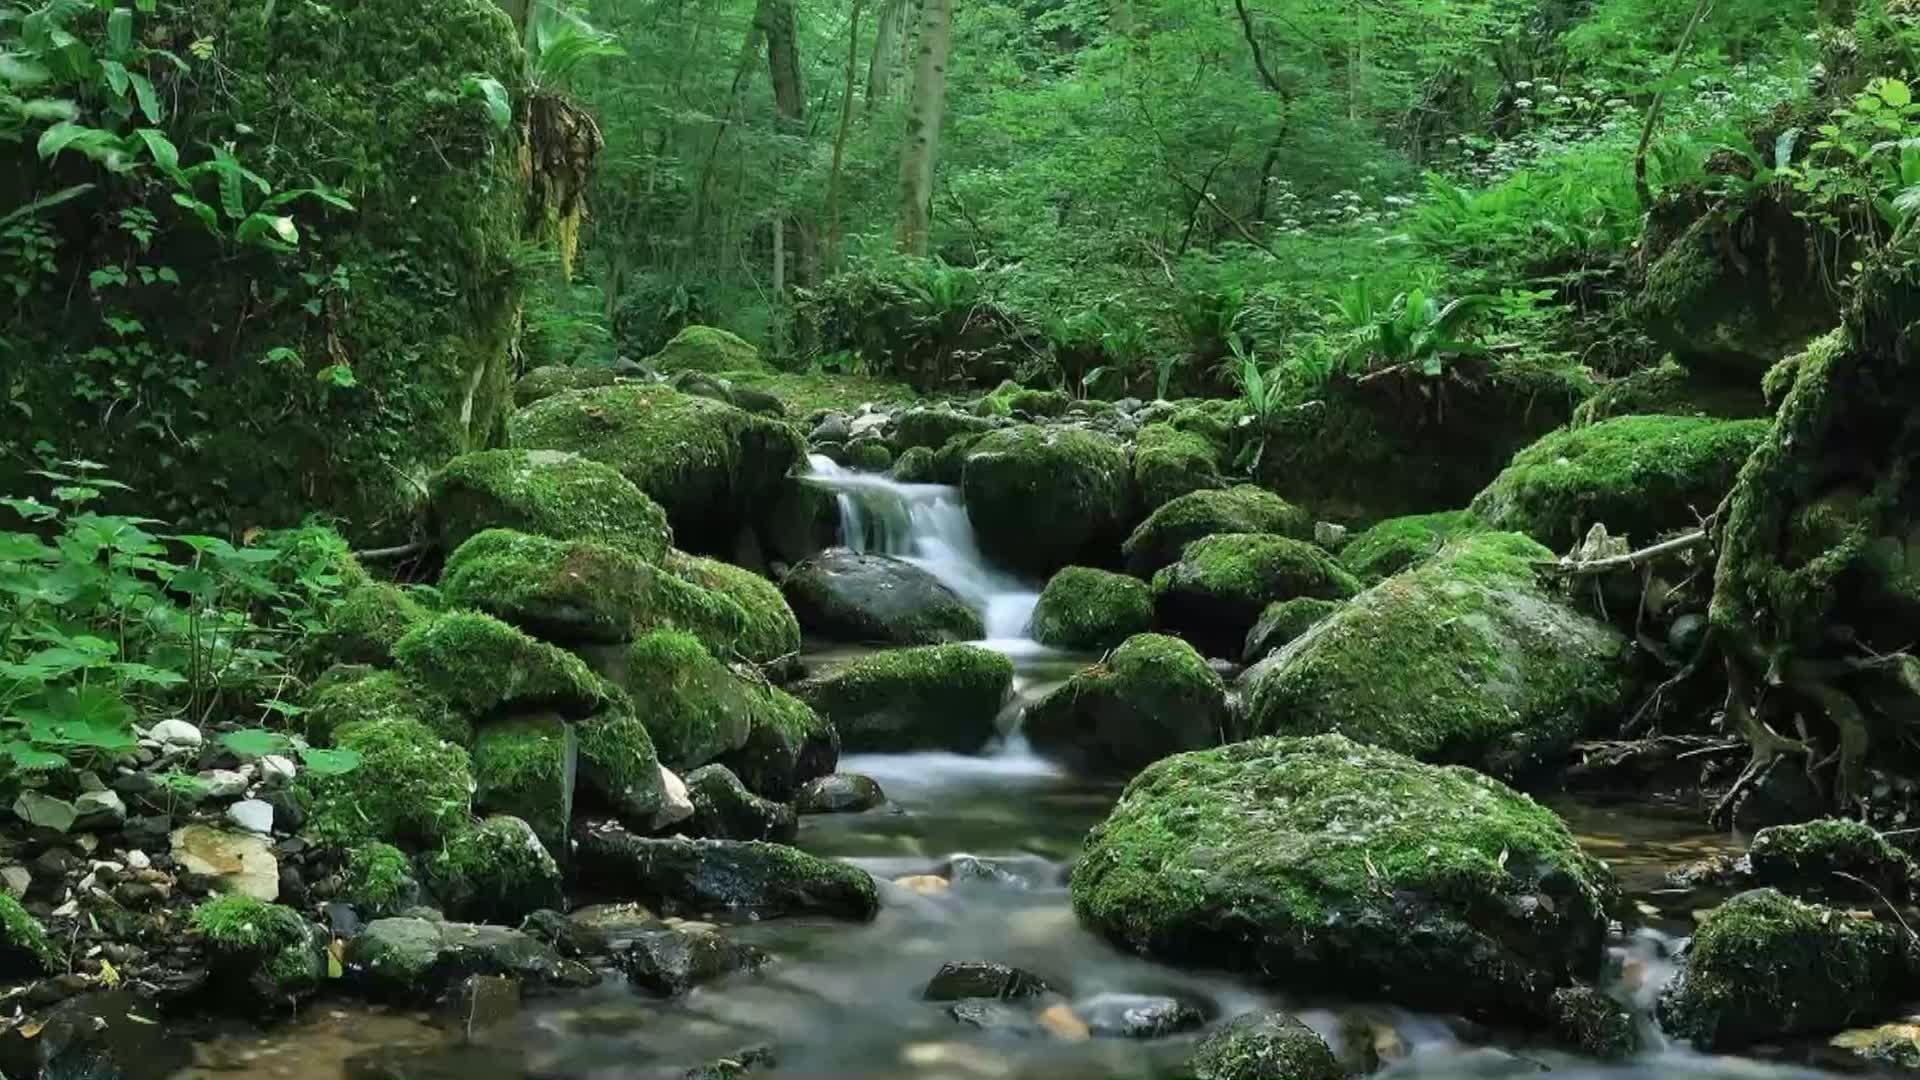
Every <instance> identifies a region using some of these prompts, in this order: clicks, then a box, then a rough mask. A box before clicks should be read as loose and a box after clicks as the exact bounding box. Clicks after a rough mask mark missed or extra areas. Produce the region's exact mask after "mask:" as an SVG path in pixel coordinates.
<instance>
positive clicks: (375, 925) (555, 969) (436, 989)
mask: <svg viewBox="0 0 1920 1080" xmlns="http://www.w3.org/2000/svg"><path fill="white" fill-rule="evenodd" d="M342 966H343V967H344V968H345V974H346V977H347V979H348V980H349V981H350V983H351V984H352V985H353V986H354V988H355V989H356V990H358V991H360V992H362V993H365V994H368V995H370V996H373V997H376V998H380V999H383V1000H389V1001H397V1002H402V1003H405V1004H407V1005H427V1004H431V1003H433V1002H436V1001H439V1000H441V999H442V998H443V997H444V995H445V992H446V991H447V990H448V989H450V988H452V987H454V986H457V985H458V984H459V983H460V982H461V981H462V980H463V979H465V978H466V977H467V976H469V975H504V976H507V977H509V978H512V979H514V980H515V981H517V982H518V983H519V984H520V985H521V986H522V987H524V988H525V989H527V990H528V991H531V992H540V991H551V990H554V989H574V990H577V989H581V988H584V987H588V986H592V985H594V984H595V983H597V982H599V981H600V980H599V976H598V974H596V973H595V972H594V970H593V969H592V968H589V967H587V966H586V965H584V964H581V963H579V962H577V961H572V960H563V959H561V958H560V957H559V956H558V955H556V954H555V953H554V951H553V949H551V948H549V947H548V946H547V945H545V944H543V943H542V942H541V941H540V940H539V939H537V938H535V937H533V936H532V935H531V934H523V933H521V932H520V931H518V930H509V929H507V928H506V927H504V926H476V925H472V924H468V923H454V922H441V921H439V920H429V919H406V918H395V919H377V920H375V921H374V922H372V923H369V924H368V925H367V927H366V929H364V930H362V931H361V932H360V933H359V934H357V935H355V936H354V938H353V939H352V940H351V941H349V942H347V948H346V955H345V957H344V962H343V964H342Z"/></svg>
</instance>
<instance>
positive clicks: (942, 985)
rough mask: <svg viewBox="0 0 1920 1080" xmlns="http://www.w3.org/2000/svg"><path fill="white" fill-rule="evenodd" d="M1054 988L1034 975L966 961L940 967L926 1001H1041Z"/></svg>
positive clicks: (928, 988) (1014, 969) (1001, 966)
mask: <svg viewBox="0 0 1920 1080" xmlns="http://www.w3.org/2000/svg"><path fill="white" fill-rule="evenodd" d="M1051 990H1052V987H1050V986H1048V985H1047V983H1046V980H1045V979H1042V978H1041V977H1040V976H1038V975H1035V974H1033V973H1032V972H1030V971H1022V970H1020V969H1019V968H1017V967H1012V966H1009V965H1007V964H996V963H990V962H988V961H985V960H962V961H957V962H952V963H946V964H942V965H940V970H939V971H937V972H935V973H934V976H933V979H932V980H931V981H929V982H928V983H927V988H926V990H925V992H923V993H922V994H921V996H922V997H924V998H926V999H927V1000H928V1001H960V1000H963V999H966V998H998V999H1001V1000H1008V1001H1010V1000H1016V999H1019V998H1032V997H1039V996H1040V995H1042V994H1045V993H1048V992H1050V991H1051Z"/></svg>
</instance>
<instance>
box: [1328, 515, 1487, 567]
mask: <svg viewBox="0 0 1920 1080" xmlns="http://www.w3.org/2000/svg"><path fill="white" fill-rule="evenodd" d="M1474 527H1475V524H1474V519H1473V515H1471V514H1469V513H1468V512H1466V511H1465V510H1449V511H1446V512H1445V513H1439V514H1414V515H1411V516H1408V517H1397V518H1388V519H1387V520H1385V521H1383V522H1381V523H1379V524H1378V525H1375V526H1374V527H1373V528H1371V529H1368V530H1367V531H1366V532H1363V533H1361V534H1360V535H1359V536H1356V537H1354V538H1353V540H1352V541H1350V542H1349V543H1348V544H1347V546H1346V547H1344V548H1342V549H1341V550H1340V565H1342V566H1344V567H1346V568H1347V569H1348V570H1351V571H1352V572H1353V573H1354V575H1355V576H1357V577H1359V578H1360V579H1361V580H1362V581H1378V580H1380V579H1381V578H1387V577H1392V576H1393V575H1395V574H1397V573H1399V572H1400V571H1402V570H1405V569H1407V568H1409V567H1413V566H1418V565H1419V564H1421V563H1423V562H1425V561H1426V560H1427V559H1429V558H1431V557H1432V556H1434V555H1437V554H1439V553H1440V548H1441V547H1442V546H1444V545H1445V544H1446V542H1447V541H1448V540H1449V539H1451V538H1453V537H1454V536H1455V535H1457V534H1459V533H1461V532H1464V531H1467V530H1469V529H1472V528H1474Z"/></svg>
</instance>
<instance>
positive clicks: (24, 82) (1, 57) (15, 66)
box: [0, 53, 53, 90]
mask: <svg viewBox="0 0 1920 1080" xmlns="http://www.w3.org/2000/svg"><path fill="white" fill-rule="evenodd" d="M51 78H53V72H51V71H49V70H47V65H45V64H43V63H41V62H40V61H38V60H34V59H32V58H30V57H27V56H23V55H21V54H19V53H0V82H4V83H6V84H8V85H9V86H14V87H17V88H19V89H22V90H30V89H32V88H33V87H36V86H39V85H40V84H42V83H44V82H46V81H47V80H48V79H51Z"/></svg>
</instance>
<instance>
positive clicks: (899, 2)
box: [855, 0, 907, 115]
mask: <svg viewBox="0 0 1920 1080" xmlns="http://www.w3.org/2000/svg"><path fill="white" fill-rule="evenodd" d="M906 6H907V0H881V4H880V17H879V20H878V21H877V22H876V24H875V26H874V32H873V35H874V36H873V57H872V59H870V60H868V61H867V113H868V115H872V113H873V110H874V107H875V106H876V105H879V104H880V103H881V102H883V101H885V100H887V98H889V97H891V96H892V95H893V67H894V65H895V64H896V63H898V62H899V61H898V57H899V54H900V21H901V19H902V18H903V17H904V15H905V9H906ZM855 40H858V38H856V39H855Z"/></svg>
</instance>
